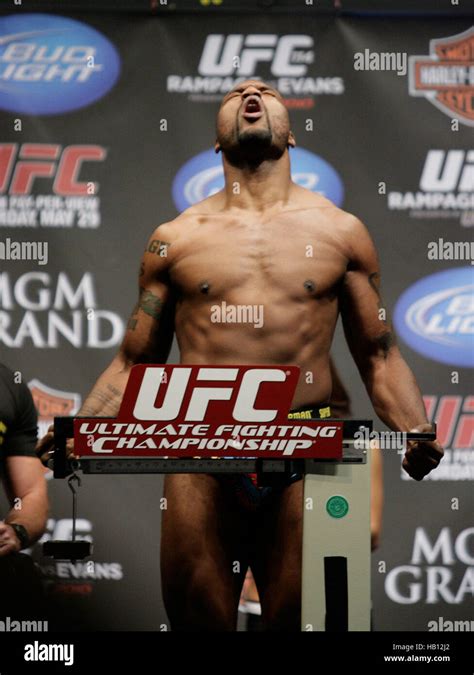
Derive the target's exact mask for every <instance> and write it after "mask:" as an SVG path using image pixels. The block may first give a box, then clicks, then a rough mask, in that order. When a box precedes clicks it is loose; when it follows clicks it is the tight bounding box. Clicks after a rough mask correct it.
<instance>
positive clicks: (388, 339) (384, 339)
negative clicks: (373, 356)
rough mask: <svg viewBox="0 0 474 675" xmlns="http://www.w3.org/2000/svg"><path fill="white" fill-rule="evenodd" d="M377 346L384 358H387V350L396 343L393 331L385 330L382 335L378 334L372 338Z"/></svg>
mask: <svg viewBox="0 0 474 675" xmlns="http://www.w3.org/2000/svg"><path fill="white" fill-rule="evenodd" d="M374 342H375V344H376V346H377V348H378V349H379V350H380V351H381V352H382V353H383V357H384V359H386V358H387V356H388V353H389V351H390V350H391V348H392V347H393V346H394V345H395V344H396V339H395V335H394V333H392V331H391V330H387V331H385V333H382V335H378V336H377V337H376V338H375V340H374Z"/></svg>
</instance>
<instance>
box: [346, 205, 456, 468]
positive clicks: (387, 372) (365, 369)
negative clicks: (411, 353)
mask: <svg viewBox="0 0 474 675" xmlns="http://www.w3.org/2000/svg"><path fill="white" fill-rule="evenodd" d="M349 218H350V224H349V226H348V228H347V241H348V244H349V255H348V258H349V263H348V267H347V271H346V275H345V279H344V282H343V285H342V289H341V297H340V301H341V302H340V309H341V316H342V321H343V325H344V332H345V335H346V339H347V342H348V345H349V348H350V350H351V353H352V356H353V358H354V360H355V362H356V364H357V367H358V369H359V372H360V374H361V377H362V379H363V381H364V384H365V386H366V389H367V392H368V394H369V396H370V399H371V401H372V404H373V406H374V409H375V412H376V413H377V415H378V417H379V418H380V419H381V420H382V422H384V423H385V424H386V425H387V426H388V427H389V428H390V429H392V430H395V431H418V432H424V431H431V430H432V426H431V425H430V424H429V423H428V420H427V417H426V411H425V406H424V404H423V399H422V396H421V392H420V389H419V387H418V385H417V383H416V380H415V377H414V375H413V373H412V371H411V370H410V368H409V367H408V365H407V364H406V362H405V360H404V359H403V357H402V355H401V353H400V351H399V349H398V347H397V345H396V340H395V335H394V333H393V330H392V328H391V325H390V323H389V322H388V320H387V316H386V309H385V307H384V306H383V303H382V299H381V295H380V270H379V264H378V259H377V254H376V251H375V247H374V244H373V242H372V239H371V237H370V235H369V233H368V231H367V229H366V227H365V226H364V225H363V224H362V223H361V222H360V221H359V220H358V219H357V218H354V217H353V216H349ZM442 456H443V450H442V448H441V446H440V445H439V443H437V442H432V443H427V442H423V443H422V442H417V443H409V447H408V450H407V452H406V454H405V458H404V460H403V468H404V469H405V471H407V473H408V474H409V475H410V476H412V478H415V479H416V480H422V478H423V477H424V476H425V475H426V474H427V473H429V472H430V471H431V470H432V469H434V468H435V467H436V466H438V464H439V462H440V460H441V458H442Z"/></svg>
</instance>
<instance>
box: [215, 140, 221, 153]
mask: <svg viewBox="0 0 474 675" xmlns="http://www.w3.org/2000/svg"><path fill="white" fill-rule="evenodd" d="M220 151H221V146H220V145H219V141H218V140H216V142H215V143H214V152H215V153H216V154H217V153H219V152H220Z"/></svg>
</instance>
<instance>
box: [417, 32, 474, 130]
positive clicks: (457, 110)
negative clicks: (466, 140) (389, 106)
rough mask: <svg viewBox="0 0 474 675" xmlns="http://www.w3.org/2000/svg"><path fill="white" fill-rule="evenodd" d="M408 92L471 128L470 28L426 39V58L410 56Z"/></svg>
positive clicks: (473, 66)
mask: <svg viewBox="0 0 474 675" xmlns="http://www.w3.org/2000/svg"><path fill="white" fill-rule="evenodd" d="M409 92H410V96H424V97H425V98H427V99H428V100H429V101H431V103H433V105H435V106H436V107H437V108H439V109H440V110H441V111H442V112H444V113H445V115H449V116H450V117H456V118H457V119H459V121H460V122H462V123H463V124H467V125H469V126H474V27H473V28H469V30H466V31H464V33H459V34H458V35H453V36H452V37H448V38H439V39H437V40H430V54H429V55H428V56H410V58H409Z"/></svg>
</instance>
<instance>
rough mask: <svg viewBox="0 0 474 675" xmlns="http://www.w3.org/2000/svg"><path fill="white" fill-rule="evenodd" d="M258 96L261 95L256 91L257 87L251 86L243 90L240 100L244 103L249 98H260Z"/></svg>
mask: <svg viewBox="0 0 474 675" xmlns="http://www.w3.org/2000/svg"><path fill="white" fill-rule="evenodd" d="M260 95H261V94H260V91H259V90H258V89H257V87H254V86H252V85H251V86H250V87H247V88H246V89H244V91H243V92H242V98H243V100H244V101H245V99H246V98H248V97H249V96H260Z"/></svg>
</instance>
